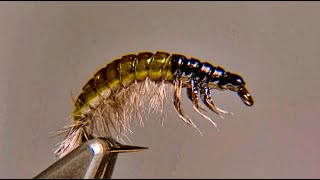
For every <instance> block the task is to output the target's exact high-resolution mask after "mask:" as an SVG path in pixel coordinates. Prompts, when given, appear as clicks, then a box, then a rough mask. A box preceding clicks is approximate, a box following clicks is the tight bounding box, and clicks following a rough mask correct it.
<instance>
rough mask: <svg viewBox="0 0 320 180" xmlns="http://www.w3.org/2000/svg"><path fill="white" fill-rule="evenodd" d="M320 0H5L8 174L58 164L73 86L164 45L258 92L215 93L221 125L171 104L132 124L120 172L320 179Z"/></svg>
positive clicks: (0, 111) (0, 72) (2, 45)
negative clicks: (59, 133)
mask: <svg viewBox="0 0 320 180" xmlns="http://www.w3.org/2000/svg"><path fill="white" fill-rule="evenodd" d="M319 19H320V3H319V2H59V3H58V2H1V3H0V83H1V86H0V133H1V134H0V135H1V136H0V138H1V140H0V162H1V163H0V178H32V177H34V176H35V175H37V174H38V173H40V172H41V171H42V170H44V169H45V168H47V167H48V166H49V165H51V164H52V163H53V162H55V161H56V159H55V157H54V155H53V153H52V152H53V149H54V148H55V144H56V143H57V142H58V141H59V140H60V139H59V138H52V135H53V134H52V133H51V132H53V131H55V130H57V129H59V128H61V127H62V126H64V125H66V124H68V123H69V122H70V121H69V120H68V116H70V113H71V111H72V101H71V97H70V91H72V92H73V94H74V95H77V94H78V93H79V92H80V89H81V87H82V85H83V83H85V82H86V81H87V79H88V78H90V77H91V75H93V73H95V71H96V70H98V69H99V68H101V67H102V66H104V65H105V64H107V63H108V62H110V61H111V60H113V59H115V58H118V57H120V56H121V55H123V54H128V53H136V52H140V51H145V50H148V51H156V50H164V51H168V52H170V53H176V52H178V53H182V54H185V55H186V56H188V57H190V56H193V57H197V58H200V59H202V60H208V61H209V62H211V63H213V64H215V65H220V66H223V67H224V68H225V69H226V70H230V71H232V72H236V73H239V74H241V75H243V77H244V78H245V80H246V81H247V84H248V88H249V90H250V91H251V93H252V95H253V96H254V98H255V101H256V103H255V105H254V106H253V107H247V106H245V105H244V104H243V103H242V102H241V101H240V99H239V98H238V97H237V95H236V94H235V93H232V92H216V91H215V92H214V94H215V95H214V100H215V102H216V103H217V105H218V106H219V107H221V108H222V109H225V110H228V111H231V112H234V113H235V115H234V116H226V118H225V120H221V119H220V118H219V117H218V116H216V115H215V114H214V113H208V115H209V116H211V117H212V118H213V119H214V120H215V121H216V122H217V123H218V125H219V128H220V130H221V132H217V130H216V129H215V128H214V127H213V126H212V125H210V123H209V122H208V121H206V120H204V119H202V118H201V117H200V116H198V115H197V114H196V113H195V112H194V111H193V110H192V106H191V103H190V102H189V101H188V100H187V99H186V96H185V92H184V94H183V97H184V99H183V105H184V107H185V109H186V111H187V112H188V114H189V116H190V117H192V118H193V119H195V122H196V123H197V125H198V126H199V128H200V129H201V131H202V132H203V134H204V135H203V136H201V135H199V133H197V131H196V130H194V129H192V128H191V127H190V126H188V125H186V124H184V123H183V122H182V121H181V120H180V119H179V118H178V116H177V114H176V113H175V111H174V110H173V109H172V104H171V103H168V104H167V108H166V113H167V116H168V118H167V120H166V123H165V125H164V127H162V126H161V123H160V121H159V120H157V119H158V116H153V115H150V117H151V118H152V119H154V120H150V121H148V123H146V125H145V127H143V128H140V127H136V128H134V130H133V131H134V133H133V135H131V136H130V139H131V141H132V144H134V145H140V146H147V147H149V148H150V149H149V150H146V151H143V152H139V153H130V154H121V155H120V156H119V159H118V161H117V165H116V168H115V171H114V176H113V178H319V177H320V169H319V167H320V155H319V151H320V141H319V137H320V130H319V129H320V121H319V106H320V98H319V97H320V95H319V88H320V83H319V80H318V79H319V75H320V73H319V67H320V66H319V65H320V61H319V57H320V20H319Z"/></svg>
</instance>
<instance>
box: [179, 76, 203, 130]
mask: <svg viewBox="0 0 320 180" xmlns="http://www.w3.org/2000/svg"><path fill="white" fill-rule="evenodd" d="M181 87H182V81H181V80H176V81H174V107H175V110H176V111H177V113H178V115H179V117H180V118H181V119H182V120H183V121H184V122H185V123H187V124H188V125H190V126H193V127H194V128H196V129H197V130H198V131H199V133H200V134H201V135H202V133H201V131H200V130H199V129H198V127H197V126H196V125H195V124H194V123H193V122H192V121H191V119H190V118H189V117H187V116H186V115H185V113H184V111H183V109H182V107H181Z"/></svg>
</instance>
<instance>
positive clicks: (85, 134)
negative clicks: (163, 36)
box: [55, 51, 254, 157]
mask: <svg viewBox="0 0 320 180" xmlns="http://www.w3.org/2000/svg"><path fill="white" fill-rule="evenodd" d="M170 87H173V96H174V97H173V104H174V109H175V110H176V112H177V113H178V115H179V117H180V118H181V119H182V120H183V121H184V122H185V123H187V124H189V125H191V126H192V127H194V128H196V129H197V130H199V129H198V128H197V126H196V125H195V124H194V123H193V121H192V120H191V119H190V118H189V117H187V116H186V115H185V113H184V111H183V108H182V106H181V89H182V88H186V90H187V97H188V98H189V99H190V100H191V101H192V103H193V108H194V109H195V110H196V112H198V113H199V114H200V115H202V116H203V117H204V118H206V119H207V120H209V121H210V122H211V123H212V124H213V125H215V126H216V124H215V123H214V122H213V121H212V120H211V119H210V118H209V117H207V116H206V115H204V114H203V113H202V112H201V110H204V108H203V107H202V106H201V105H200V101H202V102H203V103H204V104H205V105H206V106H207V107H208V108H209V109H210V110H212V111H213V112H215V113H216V114H218V115H219V116H220V117H222V114H231V113H230V112H227V111H224V110H221V109H219V108H218V107H217V106H216V105H215V104H214V102H213V101H212V99H211V90H212V89H218V90H230V91H234V92H236V93H237V94H238V95H239V97H240V98H241V100H242V101H243V102H244V103H245V104H246V105H247V106H252V105H253V103H254V101H253V98H252V96H251V95H250V93H249V92H248V90H247V89H246V87H245V81H244V80H243V79H242V78H241V76H239V75H237V74H234V73H231V72H227V71H225V70H224V69H223V68H221V67H219V66H213V65H211V64H210V63H207V62H201V61H200V60H198V59H195V58H187V57H186V56H184V55H180V54H169V53H167V52H161V51H157V52H156V53H151V52H141V53H138V54H129V55H125V56H122V57H121V58H120V59H116V60H114V61H112V62H111V63H109V64H107V65H106V66H105V67H103V68H102V69H100V70H99V71H98V72H96V74H94V76H93V77H92V78H91V79H90V80H89V81H88V82H87V83H86V84H85V85H84V87H83V88H82V92H81V93H80V95H79V96H78V97H77V99H76V100H75V102H74V109H73V114H72V124H71V125H70V126H67V127H65V128H64V130H62V131H61V132H65V133H67V135H66V137H65V139H64V140H63V141H62V142H61V143H60V145H59V147H58V149H57V150H56V151H55V154H57V155H58V156H60V157H63V156H64V155H66V154H67V153H69V152H70V151H72V150H73V149H75V148H76V147H78V146H79V145H80V144H81V143H83V142H84V141H86V140H88V139H91V138H94V137H113V138H119V137H121V136H122V135H125V134H126V133H127V132H131V130H130V124H131V121H132V120H133V119H140V121H139V122H140V124H142V123H143V122H142V119H143V118H142V112H144V111H145V109H147V110H155V111H162V110H163V102H164V99H165V98H166V93H167V92H166V91H167V90H168V88H169V89H170ZM199 132H200V131H199ZM200 133H201V132H200Z"/></svg>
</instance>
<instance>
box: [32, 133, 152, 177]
mask: <svg viewBox="0 0 320 180" xmlns="http://www.w3.org/2000/svg"><path fill="white" fill-rule="evenodd" d="M144 149H148V148H146V147H138V146H127V145H122V144H120V143H118V142H116V141H115V140H113V139H110V138H97V139H91V140H89V141H86V142H85V143H83V144H82V145H81V146H79V147H78V148H76V149H75V150H73V151H72V152H70V153H69V154H67V155H66V156H64V157H63V158H61V159H59V160H58V161H57V162H55V163H54V164H52V165H51V166H49V167H48V168H47V169H46V170H44V171H43V172H41V173H40V174H39V175H37V176H35V177H34V178H33V179H110V178H111V176H112V172H113V168H114V166H115V163H116V160H117V157H118V153H126V152H136V151H140V150H144Z"/></svg>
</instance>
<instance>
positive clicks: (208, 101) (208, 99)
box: [201, 86, 233, 119]
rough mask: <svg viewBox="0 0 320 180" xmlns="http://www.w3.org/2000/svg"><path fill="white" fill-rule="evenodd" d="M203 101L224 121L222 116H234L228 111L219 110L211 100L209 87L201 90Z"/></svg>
mask: <svg viewBox="0 0 320 180" xmlns="http://www.w3.org/2000/svg"><path fill="white" fill-rule="evenodd" d="M201 99H202V101H203V102H204V103H205V105H206V106H207V107H208V108H209V109H211V110H212V111H213V112H215V113H216V114H218V115H219V116H220V117H221V118H222V119H224V118H223V116H222V114H231V115H233V113H232V112H228V111H225V110H222V109H219V108H218V107H217V106H216V105H215V104H214V103H213V101H212V99H211V93H210V88H209V87H208V86H205V87H204V88H202V89H201Z"/></svg>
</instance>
